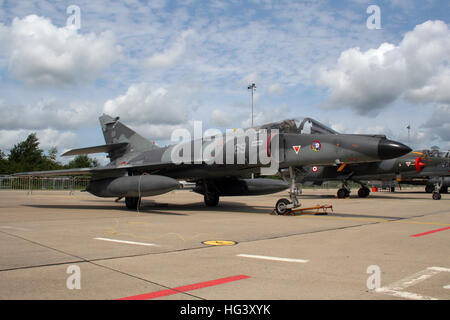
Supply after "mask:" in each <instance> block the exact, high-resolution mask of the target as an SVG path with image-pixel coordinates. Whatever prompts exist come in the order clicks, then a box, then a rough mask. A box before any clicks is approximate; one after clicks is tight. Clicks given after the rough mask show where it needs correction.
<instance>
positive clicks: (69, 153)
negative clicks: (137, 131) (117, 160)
mask: <svg viewBox="0 0 450 320" xmlns="http://www.w3.org/2000/svg"><path fill="white" fill-rule="evenodd" d="M127 145H128V142H119V143H111V144H104V145H101V146H95V147H87V148H80V149H72V150H69V151H67V152H65V153H64V154H63V155H62V156H63V157H66V156H75V155H79V154H90V153H102V152H111V151H113V150H116V149H120V148H122V147H125V146H127Z"/></svg>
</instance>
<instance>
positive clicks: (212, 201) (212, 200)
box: [204, 193, 219, 207]
mask: <svg viewBox="0 0 450 320" xmlns="http://www.w3.org/2000/svg"><path fill="white" fill-rule="evenodd" d="M204 200H205V204H206V206H208V207H215V206H217V205H218V204H219V195H217V194H215V193H213V194H208V195H206V194H205V196H204Z"/></svg>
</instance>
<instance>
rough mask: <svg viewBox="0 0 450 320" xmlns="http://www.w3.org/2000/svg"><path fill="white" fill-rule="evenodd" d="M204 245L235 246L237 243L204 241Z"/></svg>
mask: <svg viewBox="0 0 450 320" xmlns="http://www.w3.org/2000/svg"><path fill="white" fill-rule="evenodd" d="M202 243H203V244H206V245H208V246H234V245H235V244H236V243H237V242H235V241H228V240H208V241H203V242H202Z"/></svg>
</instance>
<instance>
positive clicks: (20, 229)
mask: <svg viewBox="0 0 450 320" xmlns="http://www.w3.org/2000/svg"><path fill="white" fill-rule="evenodd" d="M0 228H1V229H9V230H18V231H30V229H27V228H19V227H11V226H0Z"/></svg>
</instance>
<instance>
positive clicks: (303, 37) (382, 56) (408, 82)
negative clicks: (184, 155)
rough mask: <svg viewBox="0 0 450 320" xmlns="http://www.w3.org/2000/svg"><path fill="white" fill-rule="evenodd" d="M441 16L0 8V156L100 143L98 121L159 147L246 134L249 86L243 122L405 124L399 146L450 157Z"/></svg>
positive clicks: (119, 4)
mask: <svg viewBox="0 0 450 320" xmlns="http://www.w3.org/2000/svg"><path fill="white" fill-rule="evenodd" d="M371 4H376V5H378V7H379V8H380V18H381V28H380V29H373V28H368V25H367V20H368V19H369V20H370V21H369V22H374V20H371V18H370V17H371V16H372V14H373V12H372V11H370V12H369V13H367V9H368V7H369V5H371ZM71 5H72V6H71ZM73 5H74V6H76V7H77V8H79V9H80V11H79V13H80V14H79V19H78V16H76V17H75V16H74V15H77V10H75V11H73V10H72V8H74V7H73ZM68 8H69V9H70V10H68ZM449 18H450V2H449V1H448V0H442V1H439V0H426V1H424V0H421V1H414V0H395V1H365V0H348V1H332V0H330V1H325V0H323V1H322V0H297V1H294V0H242V1H238V0H228V1H218V0H209V1H207V0H205V1H200V0H198V1H195V0H148V1H144V0H122V1H75V0H69V1H55V0H52V1H44V0H42V1H25V0H19V1H16V0H15V1H9V0H0V115H1V117H0V149H1V150H3V151H4V152H5V153H7V152H8V150H9V149H10V148H11V147H12V146H13V145H14V144H16V143H18V142H19V141H21V140H23V139H25V138H26V136H27V135H28V134H29V133H30V132H37V134H38V137H39V139H40V141H41V147H42V148H44V149H46V150H48V149H49V148H50V147H52V146H56V147H58V150H59V151H60V152H63V151H64V150H67V149H69V148H75V147H83V146H91V145H97V144H103V143H104V141H103V136H102V133H101V131H100V128H99V125H98V120H97V118H98V117H99V116H100V115H101V114H102V113H107V114H110V115H111V116H120V118H121V119H122V120H123V122H125V123H127V124H129V125H130V126H131V127H132V128H134V129H135V130H137V131H138V132H140V133H142V135H144V136H145V137H147V138H149V139H151V140H156V141H157V142H159V143H160V144H164V143H166V142H168V141H169V140H170V134H171V132H172V130H174V129H175V128H178V127H189V126H190V125H191V123H192V121H194V120H201V121H203V126H204V129H207V128H220V129H225V128H236V127H246V126H248V125H250V123H251V120H250V110H251V109H250V106H251V105H250V102H251V98H250V97H251V96H250V92H249V90H248V89H247V86H248V85H249V84H251V83H252V82H254V83H256V86H257V89H256V94H255V123H265V122H268V121H274V120H281V119H285V118H289V117H299V116H310V117H313V118H316V119H318V120H319V121H321V122H324V123H326V124H329V125H330V126H332V127H333V128H334V129H335V130H337V131H340V132H345V133H374V134H375V133H376V134H379V133H382V134H386V135H388V137H389V138H392V139H396V140H400V141H402V142H404V143H408V141H407V140H408V130H407V129H406V127H407V126H408V125H410V126H411V132H410V143H409V144H410V146H412V147H414V148H429V147H430V146H432V145H438V146H440V147H441V149H449V148H450V64H449V60H450V29H449V28H450V26H449V20H450V19H449ZM77 23H78V25H77ZM78 26H79V28H78Z"/></svg>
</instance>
